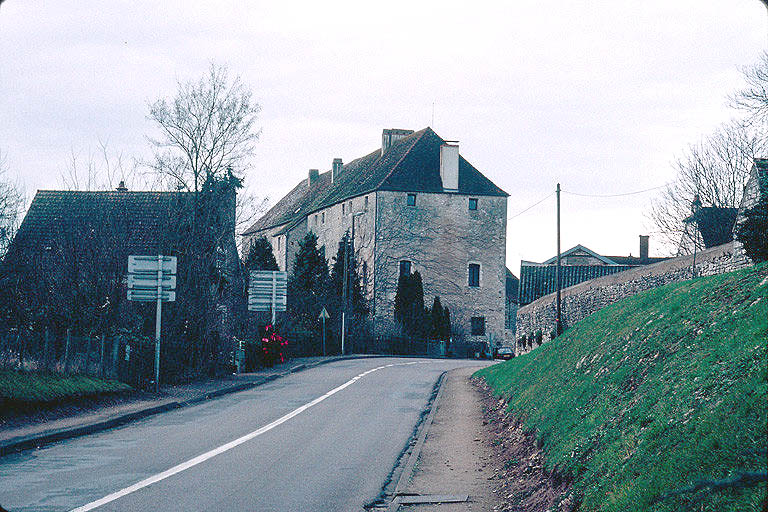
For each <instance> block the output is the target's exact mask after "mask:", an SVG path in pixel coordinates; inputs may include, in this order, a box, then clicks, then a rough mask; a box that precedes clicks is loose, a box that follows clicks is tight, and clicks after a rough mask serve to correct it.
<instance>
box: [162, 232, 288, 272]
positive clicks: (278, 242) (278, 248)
mask: <svg viewBox="0 0 768 512" xmlns="http://www.w3.org/2000/svg"><path fill="white" fill-rule="evenodd" d="M277 250H278V251H279V250H280V237H277ZM158 266H159V265H158Z"/></svg>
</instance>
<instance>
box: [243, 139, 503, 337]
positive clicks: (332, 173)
mask: <svg viewBox="0 0 768 512" xmlns="http://www.w3.org/2000/svg"><path fill="white" fill-rule="evenodd" d="M507 196H508V194H507V193H506V192H504V191H503V190H501V189H500V188H499V187H497V186H496V185H494V184H493V183H492V182H491V181H490V180H489V179H488V178H486V177H485V176H484V175H483V174H482V173H481V172H480V171H478V170H477V169H476V168H475V167H473V166H472V164H470V163H469V162H468V161H467V160H465V159H464V158H463V157H462V156H461V155H460V154H459V145H458V143H457V142H455V141H446V140H443V139H442V138H441V137H440V136H438V135H437V134H436V133H435V132H434V131H433V130H432V129H431V128H425V129H423V130H420V131H418V132H413V131H412V130H401V129H386V130H384V131H383V132H382V144H381V147H380V148H377V149H375V150H374V151H372V152H371V153H369V154H367V155H366V156H363V157H360V158H358V159H355V160H353V161H352V162H349V163H347V164H343V163H342V160H341V159H340V158H336V159H334V160H333V163H332V165H331V169H330V170H329V171H327V172H324V173H320V172H319V171H318V170H316V169H311V170H310V171H309V174H308V176H307V179H306V180H303V181H302V182H301V183H299V184H298V185H296V187H294V188H293V190H291V192H289V193H288V194H287V195H286V196H285V197H283V198H282V199H281V200H280V201H278V202H277V204H275V206H274V207H272V208H271V209H270V210H269V211H268V212H267V213H266V214H265V215H264V216H263V217H262V218H261V219H259V220H258V221H257V222H256V223H255V224H254V225H253V226H251V227H250V228H249V229H248V230H247V231H246V232H245V233H244V236H245V242H244V247H245V250H246V252H247V250H248V247H249V246H250V244H251V243H252V242H253V240H255V239H257V238H258V237H261V236H264V237H266V238H267V240H269V241H270V243H271V244H272V248H273V250H274V253H275V257H276V259H277V262H278V265H279V267H280V269H282V270H288V271H289V272H290V271H291V266H292V264H293V262H294V260H295V255H296V251H297V249H298V246H299V242H300V241H301V240H302V239H303V238H304V237H305V236H306V234H307V232H309V231H312V232H314V233H315V234H316V235H317V237H318V244H319V246H320V249H321V251H322V252H324V254H325V257H326V258H331V257H333V256H334V255H335V254H336V250H337V247H338V244H339V241H340V240H341V239H342V237H343V236H344V234H345V233H351V231H352V227H353V223H354V240H353V243H354V247H355V252H356V256H357V258H356V261H357V264H358V265H359V268H358V272H359V273H360V275H361V276H362V281H363V282H362V285H363V288H364V292H365V295H366V297H367V298H368V299H369V302H370V305H371V309H372V312H373V320H374V331H375V333H376V334H377V335H384V334H386V333H388V332H393V329H396V326H395V325H394V299H395V292H396V290H397V281H398V277H399V276H400V274H403V273H411V272H414V271H419V273H420V274H421V275H422V278H423V282H424V295H425V302H426V303H427V304H431V302H432V297H434V296H436V295H438V296H440V299H441V301H442V303H443V304H444V305H445V306H447V307H448V308H449V309H450V312H451V321H452V325H453V328H454V329H455V330H457V331H458V332H460V333H463V334H464V335H466V336H467V337H468V338H469V339H470V340H477V341H494V342H495V341H496V340H499V339H502V338H503V337H504V331H505V329H504V328H505V298H504V297H505V290H506V276H507V274H506V267H505V250H506V249H505V247H506V221H507ZM289 300H290V298H289Z"/></svg>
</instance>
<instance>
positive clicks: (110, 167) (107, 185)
mask: <svg viewBox="0 0 768 512" xmlns="http://www.w3.org/2000/svg"><path fill="white" fill-rule="evenodd" d="M138 169H139V165H138V162H137V161H136V160H133V159H131V160H128V159H126V158H125V157H124V156H123V153H122V152H112V151H111V150H110V148H109V142H108V141H103V140H101V139H99V141H98V149H97V150H96V151H95V152H94V151H93V150H92V149H91V148H90V147H89V148H88V149H87V150H86V152H85V154H84V155H83V154H82V153H81V152H79V151H76V150H75V149H74V148H71V149H70V156H69V161H68V162H67V167H66V169H65V170H64V171H63V172H62V173H61V176H60V180H61V184H62V185H63V187H64V188H66V189H68V190H86V191H90V190H111V189H114V188H115V187H117V185H118V184H119V183H123V184H125V186H126V187H128V188H129V189H132V190H135V189H139V188H146V187H148V186H149V184H148V183H147V181H146V180H145V179H144V178H145V177H144V176H142V175H141V173H139V172H138Z"/></svg>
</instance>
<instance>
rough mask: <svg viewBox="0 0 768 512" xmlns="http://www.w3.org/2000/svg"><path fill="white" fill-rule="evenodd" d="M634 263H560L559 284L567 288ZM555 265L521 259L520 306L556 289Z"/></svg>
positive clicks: (623, 268)
mask: <svg viewBox="0 0 768 512" xmlns="http://www.w3.org/2000/svg"><path fill="white" fill-rule="evenodd" d="M634 267H635V265H561V266H560V285H561V288H563V289H564V288H568V287H569V286H573V285H576V284H579V283H582V282H584V281H588V280H590V279H594V278H596V277H602V276H607V275H610V274H615V273H617V272H622V271H624V270H628V269H630V268H634ZM555 271H556V265H542V264H541V263H532V262H527V261H523V262H522V263H521V265H520V289H519V304H520V307H522V306H525V305H526V304H530V303H531V302H533V301H535V300H536V299H538V298H540V297H543V296H545V295H549V294H550V293H554V292H556V291H557V286H556V283H557V282H556V280H555Z"/></svg>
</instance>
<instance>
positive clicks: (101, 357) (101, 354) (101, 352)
mask: <svg viewBox="0 0 768 512" xmlns="http://www.w3.org/2000/svg"><path fill="white" fill-rule="evenodd" d="M100 341H101V346H100V349H99V377H103V376H104V333H102V334H101V338H100Z"/></svg>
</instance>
